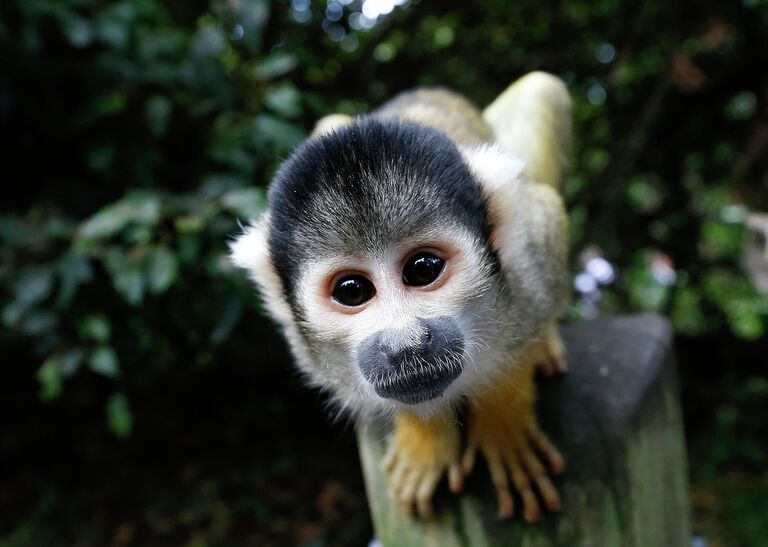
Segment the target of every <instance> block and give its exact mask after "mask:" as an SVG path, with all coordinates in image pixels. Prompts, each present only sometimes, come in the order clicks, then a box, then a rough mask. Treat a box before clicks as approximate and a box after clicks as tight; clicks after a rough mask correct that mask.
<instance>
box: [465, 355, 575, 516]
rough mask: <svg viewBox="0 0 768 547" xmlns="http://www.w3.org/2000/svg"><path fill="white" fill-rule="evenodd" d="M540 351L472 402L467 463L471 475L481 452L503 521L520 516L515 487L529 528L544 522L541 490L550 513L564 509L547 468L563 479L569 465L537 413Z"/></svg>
mask: <svg viewBox="0 0 768 547" xmlns="http://www.w3.org/2000/svg"><path fill="white" fill-rule="evenodd" d="M538 351H540V350H539V348H535V347H533V348H531V351H530V353H529V354H528V355H527V356H526V362H524V363H522V364H519V365H518V366H517V367H515V368H514V369H512V370H510V371H509V372H508V373H507V374H506V375H504V376H503V377H501V378H499V379H497V381H496V382H495V383H494V387H493V389H489V390H488V391H487V392H484V393H482V394H480V395H476V396H474V397H472V398H471V399H469V433H468V437H467V447H466V450H465V452H464V456H463V458H462V468H463V471H464V473H465V474H469V473H470V472H471V471H472V468H473V467H474V463H475V455H476V453H477V452H478V451H480V452H482V454H483V455H484V456H485V459H486V461H487V462H488V469H489V471H490V474H491V480H492V481H493V485H494V487H495V488H496V493H497V496H498V500H499V516H500V517H501V518H509V517H511V516H512V515H513V514H514V513H515V507H514V501H513V498H512V494H511V490H510V484H511V485H512V486H513V487H514V489H515V490H516V491H517V493H518V494H519V495H520V498H521V500H522V502H523V506H522V515H523V518H525V520H526V521H528V522H534V521H536V520H538V519H539V517H540V516H541V508H540V506H539V502H538V500H537V499H536V495H535V494H534V489H535V490H538V491H539V493H540V494H541V497H542V499H543V500H544V505H545V506H546V507H547V509H549V510H553V511H555V510H558V509H559V508H560V497H559V496H558V494H557V490H556V489H555V487H554V486H553V485H552V482H551V481H550V480H549V477H548V476H547V471H546V468H547V467H549V468H550V469H551V471H552V472H553V473H556V474H557V473H561V472H562V471H563V469H564V468H565V460H564V459H563V457H562V456H561V455H560V453H559V452H558V451H557V449H556V448H555V447H554V445H553V444H552V443H551V442H550V441H549V439H548V438H547V437H546V435H544V433H542V432H541V431H540V430H539V428H538V424H537V422H536V416H535V413H534V385H533V373H534V369H535V365H536V360H537V358H538Z"/></svg>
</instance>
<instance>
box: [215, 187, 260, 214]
mask: <svg viewBox="0 0 768 547" xmlns="http://www.w3.org/2000/svg"><path fill="white" fill-rule="evenodd" d="M221 203H222V205H224V207H225V208H226V209H228V210H230V211H232V212H233V213H235V214H236V215H238V216H239V217H241V218H245V219H249V220H250V219H253V218H257V217H259V216H261V214H262V213H263V212H264V210H265V209H266V208H267V198H266V197H265V196H264V190H262V189H261V188H238V189H237V190H231V191H229V192H227V193H226V194H224V196H222V198H221Z"/></svg>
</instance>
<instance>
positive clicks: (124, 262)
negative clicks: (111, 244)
mask: <svg viewBox="0 0 768 547" xmlns="http://www.w3.org/2000/svg"><path fill="white" fill-rule="evenodd" d="M104 265H105V266H106V268H107V271H109V273H110V275H111V276H112V285H113V286H114V287H115V290H116V291H117V292H119V293H120V294H121V295H122V296H123V298H125V299H126V300H127V301H128V303H130V304H132V305H134V306H136V305H138V304H140V303H141V301H142V300H143V299H144V291H145V289H146V280H145V277H144V271H143V268H142V266H143V264H142V261H141V260H140V257H136V256H128V255H127V254H126V253H125V252H124V251H123V250H122V249H110V250H109V252H108V253H107V255H106V257H105V260H104Z"/></svg>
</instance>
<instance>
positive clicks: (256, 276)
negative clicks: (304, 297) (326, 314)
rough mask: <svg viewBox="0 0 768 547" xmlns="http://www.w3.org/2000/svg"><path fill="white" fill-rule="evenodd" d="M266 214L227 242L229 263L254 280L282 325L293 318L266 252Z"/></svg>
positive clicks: (267, 247) (270, 259) (265, 302)
mask: <svg viewBox="0 0 768 547" xmlns="http://www.w3.org/2000/svg"><path fill="white" fill-rule="evenodd" d="M268 238H269V214H266V215H264V216H263V217H262V218H261V219H259V220H258V221H256V222H254V223H253V224H251V225H250V226H247V227H246V228H245V229H244V230H243V233H242V234H240V235H239V236H237V237H236V239H235V240H234V241H233V242H232V243H230V245H229V251H230V254H229V256H230V258H231V259H232V263H233V264H234V265H235V266H237V267H238V268H243V269H244V270H246V271H247V272H248V275H249V276H250V277H251V279H253V281H254V282H255V283H256V285H257V286H258V288H259V291H260V292H261V295H262V300H263V301H264V305H265V306H266V308H267V310H268V311H269V313H270V314H271V315H272V316H273V317H274V318H275V319H276V320H277V321H278V322H280V323H282V324H283V325H285V324H286V323H291V322H292V321H293V318H292V314H291V309H290V307H289V306H288V303H287V302H286V301H285V296H284V292H283V284H282V282H281V281H280V277H279V276H278V275H277V272H276V271H275V268H274V266H273V265H272V258H271V257H270V254H269V241H268Z"/></svg>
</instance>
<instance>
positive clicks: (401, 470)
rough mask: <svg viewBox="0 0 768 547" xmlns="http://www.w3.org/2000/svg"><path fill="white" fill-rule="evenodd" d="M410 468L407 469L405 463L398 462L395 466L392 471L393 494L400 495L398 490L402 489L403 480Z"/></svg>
mask: <svg viewBox="0 0 768 547" xmlns="http://www.w3.org/2000/svg"><path fill="white" fill-rule="evenodd" d="M409 472H410V470H409V469H408V466H407V465H404V464H400V465H398V466H396V467H395V470H394V471H392V481H391V486H392V491H393V492H394V493H395V496H399V495H400V491H401V490H402V489H403V485H404V484H405V480H406V478H407V477H408V474H409Z"/></svg>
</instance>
